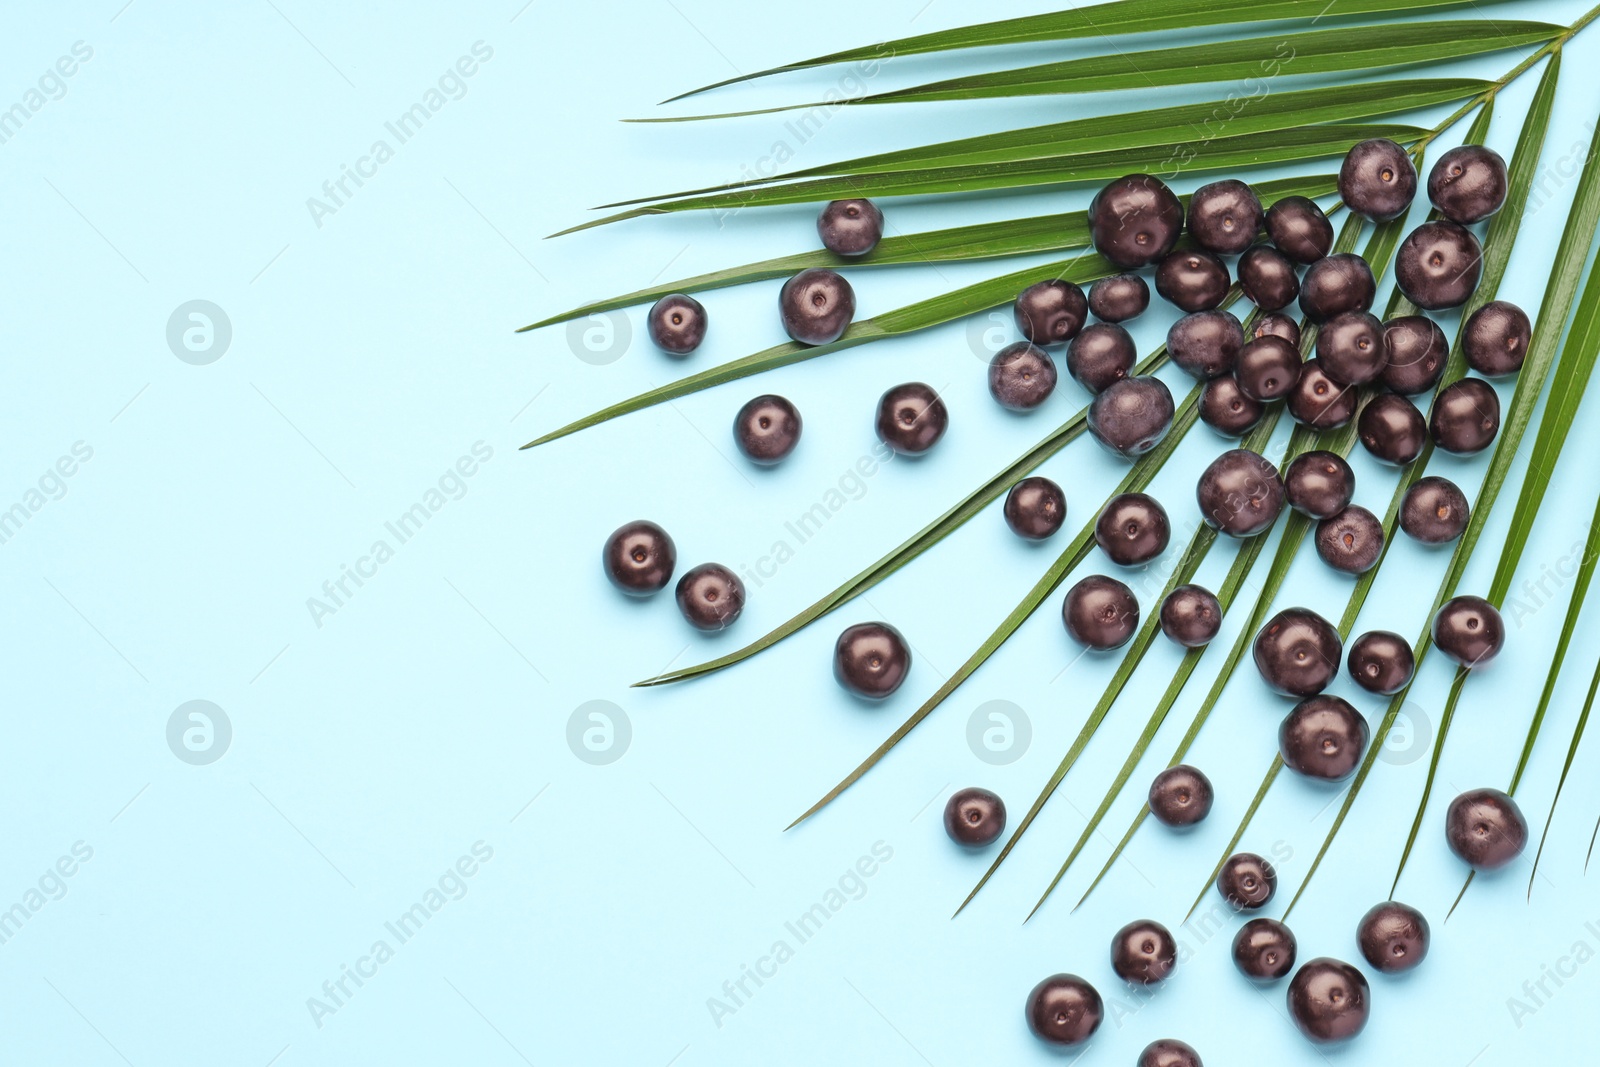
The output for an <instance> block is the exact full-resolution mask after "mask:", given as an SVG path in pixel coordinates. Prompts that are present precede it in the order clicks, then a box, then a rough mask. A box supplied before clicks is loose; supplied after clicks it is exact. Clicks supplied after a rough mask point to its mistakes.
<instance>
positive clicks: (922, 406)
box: [877, 382, 950, 456]
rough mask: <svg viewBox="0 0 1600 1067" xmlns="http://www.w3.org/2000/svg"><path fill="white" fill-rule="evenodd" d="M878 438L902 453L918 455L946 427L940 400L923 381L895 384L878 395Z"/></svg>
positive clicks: (932, 442)
mask: <svg viewBox="0 0 1600 1067" xmlns="http://www.w3.org/2000/svg"><path fill="white" fill-rule="evenodd" d="M877 427H878V440H880V441H882V442H883V443H884V444H886V445H888V446H889V447H890V448H892V449H894V450H895V451H896V452H898V453H899V454H900V455H902V456H920V455H922V454H923V453H924V452H926V451H928V449H930V448H932V447H933V446H934V445H936V444H938V443H939V439H940V438H941V437H943V436H944V432H945V430H947V429H949V428H950V413H949V412H948V411H946V410H945V406H944V401H943V400H940V399H939V394H938V393H936V392H934V391H933V387H932V386H931V385H927V384H925V383H923V382H907V383H905V384H904V385H897V386H895V387H894V388H892V389H890V390H888V391H887V392H885V393H884V394H883V396H881V397H879V398H878V420H877Z"/></svg>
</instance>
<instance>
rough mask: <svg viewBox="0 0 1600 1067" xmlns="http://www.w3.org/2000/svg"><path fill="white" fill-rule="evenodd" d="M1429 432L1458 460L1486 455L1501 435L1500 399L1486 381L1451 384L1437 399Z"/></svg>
mask: <svg viewBox="0 0 1600 1067" xmlns="http://www.w3.org/2000/svg"><path fill="white" fill-rule="evenodd" d="M1428 432H1429V433H1430V434H1432V435H1433V443H1434V444H1435V445H1438V446H1439V447H1440V448H1442V449H1444V450H1445V451H1446V452H1454V453H1455V454H1456V455H1458V456H1470V455H1473V454H1474V453H1477V452H1482V451H1483V450H1484V449H1486V448H1488V447H1489V446H1490V445H1491V444H1493V443H1494V438H1495V435H1496V434H1498V433H1499V432H1500V397H1499V396H1498V395H1496V393H1495V391H1494V387H1493V386H1491V385H1490V384H1489V383H1488V382H1486V381H1484V380H1483V379H1482V378H1462V379H1461V380H1460V381H1456V382H1451V383H1450V384H1449V385H1447V386H1445V387H1444V388H1443V389H1441V390H1439V394H1438V395H1437V396H1436V397H1434V400H1433V410H1432V411H1430V412H1429V413H1428Z"/></svg>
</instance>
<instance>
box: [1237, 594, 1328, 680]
mask: <svg viewBox="0 0 1600 1067" xmlns="http://www.w3.org/2000/svg"><path fill="white" fill-rule="evenodd" d="M1253 652H1254V656H1255V661H1256V669H1257V670H1258V671H1260V672H1261V678H1262V680H1263V681H1265V682H1266V683H1267V685H1268V686H1269V687H1270V688H1271V689H1273V690H1274V691H1275V692H1278V693H1282V694H1283V695H1284V696H1291V697H1310V696H1316V695H1317V694H1318V693H1320V692H1322V691H1323V690H1324V689H1326V688H1328V683H1329V682H1331V681H1333V678H1334V675H1336V674H1338V673H1339V663H1340V660H1341V659H1342V658H1343V652H1344V647H1343V645H1342V644H1341V643H1340V641H1339V631H1337V630H1335V629H1334V628H1333V624H1332V623H1330V622H1329V621H1328V620H1327V619H1324V618H1323V617H1322V616H1321V615H1318V614H1317V613H1316V612H1314V611H1311V610H1310V609H1308V608H1286V609H1285V610H1283V611H1280V612H1278V614H1276V615H1274V616H1273V617H1272V618H1270V619H1268V620H1267V623H1266V625H1265V626H1263V627H1261V632H1260V633H1258V634H1256V640H1255V646H1254V649H1253Z"/></svg>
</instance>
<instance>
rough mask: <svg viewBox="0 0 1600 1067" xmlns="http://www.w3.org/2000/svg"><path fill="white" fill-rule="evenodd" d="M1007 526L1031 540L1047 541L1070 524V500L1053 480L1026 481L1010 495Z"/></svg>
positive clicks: (1027, 479)
mask: <svg viewBox="0 0 1600 1067" xmlns="http://www.w3.org/2000/svg"><path fill="white" fill-rule="evenodd" d="M1005 517H1006V525H1007V526H1009V527H1011V532H1012V533H1015V534H1016V535H1017V536H1018V537H1021V538H1024V539H1025V540H1028V541H1043V540H1044V539H1045V538H1047V537H1050V536H1052V535H1054V534H1055V533H1056V531H1058V530H1060V529H1061V524H1062V523H1064V522H1066V521H1067V497H1066V494H1065V493H1063V492H1062V491H1061V487H1060V486H1059V485H1057V484H1056V483H1055V482H1052V481H1051V480H1050V479H1049V478H1041V477H1038V476H1035V477H1032V478H1024V479H1022V481H1020V482H1018V483H1017V484H1016V485H1013V486H1012V487H1011V492H1009V493H1007V494H1006V503H1005Z"/></svg>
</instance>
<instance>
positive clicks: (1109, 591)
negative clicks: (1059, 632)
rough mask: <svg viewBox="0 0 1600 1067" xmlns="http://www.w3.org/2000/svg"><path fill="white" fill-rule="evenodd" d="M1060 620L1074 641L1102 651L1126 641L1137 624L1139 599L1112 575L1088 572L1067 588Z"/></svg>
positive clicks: (1116, 646) (1123, 643)
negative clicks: (1087, 574) (1110, 576)
mask: <svg viewBox="0 0 1600 1067" xmlns="http://www.w3.org/2000/svg"><path fill="white" fill-rule="evenodd" d="M1061 621H1062V622H1063V623H1064V624H1065V625H1066V627H1067V634H1068V635H1069V636H1070V637H1071V638H1072V639H1073V640H1074V641H1076V642H1078V643H1079V644H1081V645H1087V646H1088V647H1090V648H1092V649H1095V650H1096V651H1099V652H1105V651H1108V650H1110V649H1113V648H1120V647H1122V646H1123V645H1125V644H1127V643H1128V639H1129V638H1130V637H1132V636H1133V633H1134V631H1135V630H1137V629H1138V628H1139V601H1138V600H1137V599H1135V597H1134V595H1133V590H1132V589H1129V588H1128V587H1127V586H1125V585H1123V584H1122V583H1121V582H1119V581H1117V580H1116V579H1115V578H1108V577H1106V576H1105V575H1103V574H1091V575H1089V576H1088V577H1087V578H1084V579H1082V580H1081V581H1079V582H1078V583H1077V584H1076V585H1074V586H1073V587H1072V588H1071V589H1069V590H1067V598H1066V600H1065V601H1063V602H1062V604H1061Z"/></svg>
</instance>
